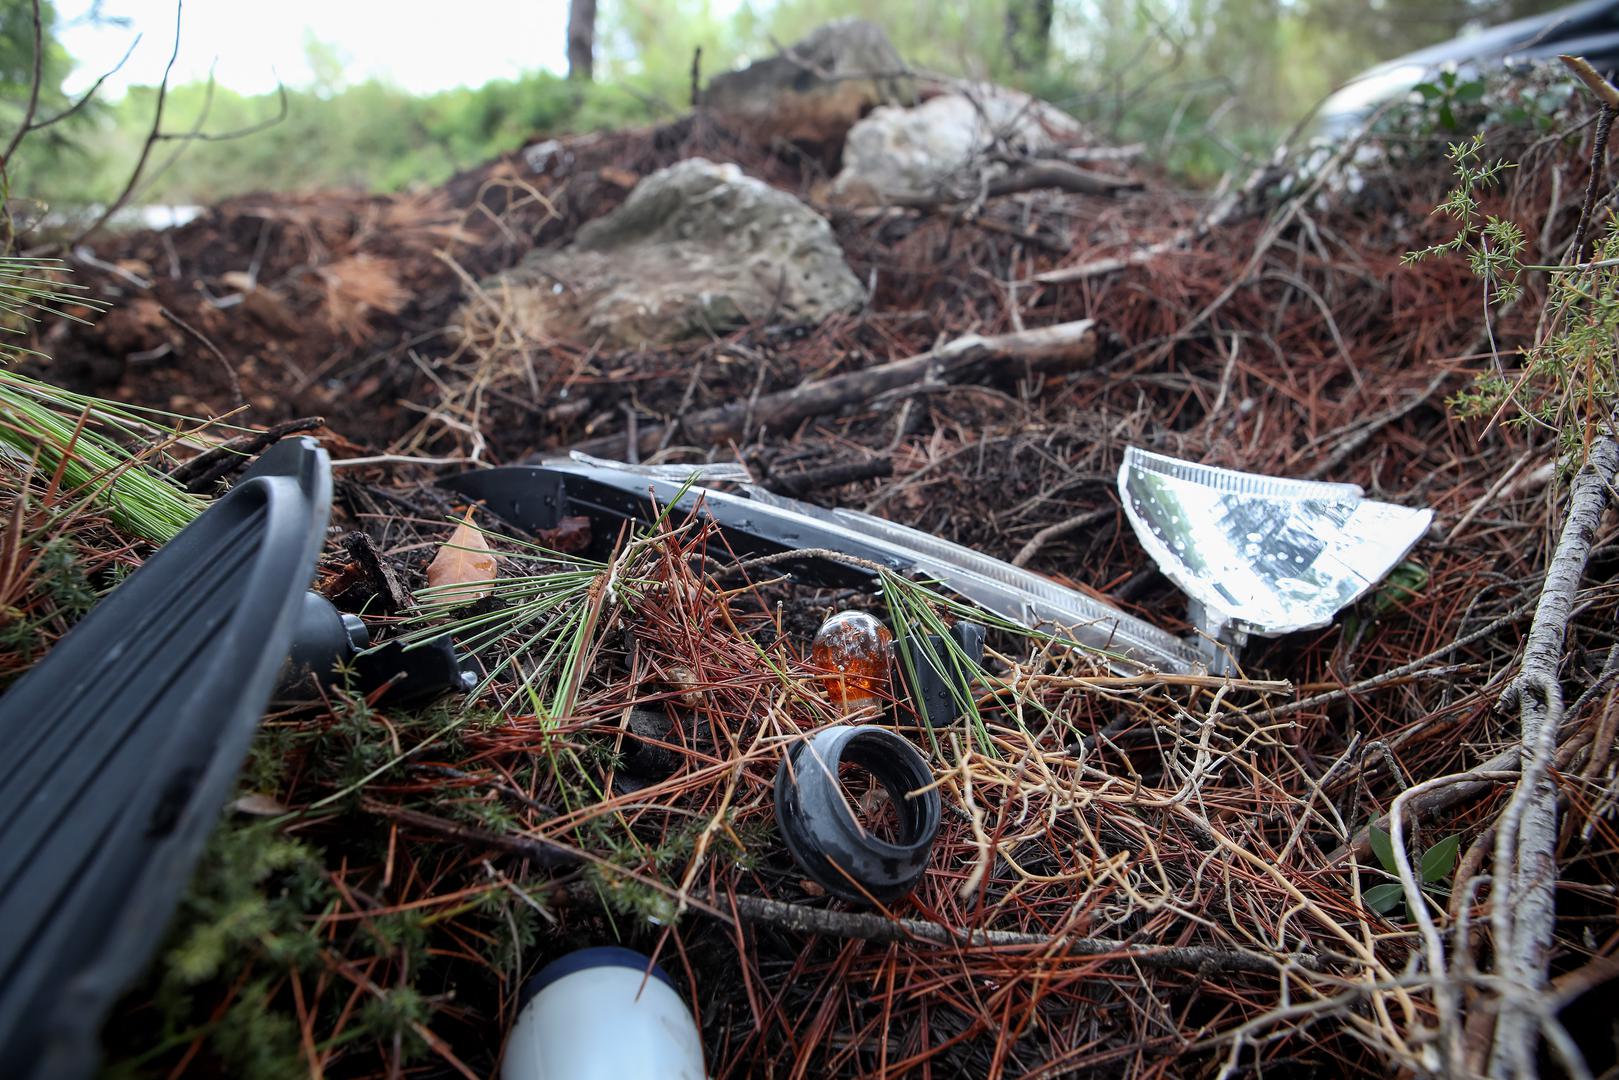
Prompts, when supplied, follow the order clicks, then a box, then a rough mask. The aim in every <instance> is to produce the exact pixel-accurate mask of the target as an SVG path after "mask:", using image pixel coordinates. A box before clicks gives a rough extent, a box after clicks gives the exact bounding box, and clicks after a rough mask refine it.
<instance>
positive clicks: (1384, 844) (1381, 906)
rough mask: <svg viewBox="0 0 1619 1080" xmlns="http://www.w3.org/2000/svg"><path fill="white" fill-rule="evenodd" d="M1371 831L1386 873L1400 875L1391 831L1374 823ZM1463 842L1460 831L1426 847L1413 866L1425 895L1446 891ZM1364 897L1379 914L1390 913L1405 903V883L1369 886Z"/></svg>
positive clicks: (1374, 853)
mask: <svg viewBox="0 0 1619 1080" xmlns="http://www.w3.org/2000/svg"><path fill="white" fill-rule="evenodd" d="M1368 835H1369V836H1370V839H1371V845H1372V854H1373V855H1375V856H1377V862H1378V865H1380V866H1382V868H1383V870H1384V871H1385V872H1386V873H1389V874H1391V875H1398V874H1399V872H1400V871H1399V867H1398V865H1397V864H1396V863H1395V861H1394V842H1393V841H1392V840H1391V839H1390V838H1389V834H1388V833H1387V832H1385V831H1384V830H1382V829H1379V828H1378V827H1377V826H1375V825H1374V826H1372V828H1371V830H1370V832H1369V834H1368ZM1461 843H1462V838H1461V835H1460V834H1459V833H1458V834H1456V835H1454V836H1447V837H1445V838H1444V839H1443V840H1441V841H1439V842H1438V843H1437V844H1434V845H1433V846H1432V847H1430V848H1428V850H1427V851H1424V852H1423V853H1422V858H1421V859H1419V860H1418V861H1417V865H1416V866H1414V867H1412V869H1413V870H1415V871H1416V873H1417V878H1418V881H1419V884H1420V885H1421V887H1422V891H1423V893H1424V894H1425V895H1427V896H1430V897H1432V896H1444V895H1447V890H1446V889H1445V888H1444V886H1443V883H1444V882H1445V881H1446V879H1448V878H1449V877H1450V874H1451V871H1453V870H1455V869H1456V854H1457V852H1458V851H1459V850H1460V849H1461ZM1361 900H1362V901H1363V902H1364V903H1365V904H1366V906H1367V907H1368V908H1370V909H1371V910H1373V911H1375V912H1377V913H1378V914H1379V915H1388V914H1390V913H1392V912H1393V911H1395V910H1396V909H1397V908H1400V907H1402V906H1403V905H1404V904H1405V887H1404V886H1403V885H1401V884H1400V883H1399V882H1398V881H1386V882H1384V883H1382V884H1381V885H1373V886H1372V887H1371V888H1369V889H1367V890H1366V891H1365V892H1364V893H1362V894H1361Z"/></svg>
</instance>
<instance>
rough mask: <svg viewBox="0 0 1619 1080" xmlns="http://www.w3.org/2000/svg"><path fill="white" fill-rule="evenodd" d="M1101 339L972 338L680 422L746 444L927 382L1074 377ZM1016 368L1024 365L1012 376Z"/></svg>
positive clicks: (1090, 329) (1047, 333) (653, 441)
mask: <svg viewBox="0 0 1619 1080" xmlns="http://www.w3.org/2000/svg"><path fill="white" fill-rule="evenodd" d="M1098 336H1099V335H1098V334H1097V332H1096V323H1095V321H1094V320H1092V319H1080V320H1078V321H1076V322H1067V323H1059V324H1057V325H1056V326H1043V327H1039V328H1036V329H1032V330H1023V331H1017V332H1013V333H1010V334H997V335H995V336H993V337H982V336H980V335H978V334H970V335H968V336H967V337H963V338H958V339H956V340H955V341H952V342H950V343H948V344H946V345H941V346H940V347H939V348H937V349H933V350H931V351H929V352H925V353H922V354H920V355H918V356H912V357H908V358H906V359H904V360H893V361H890V362H889V363H886V364H878V365H877V366H876V367H871V368H867V369H865V370H864V371H851V372H849V373H848V374H845V375H835V376H833V377H832V378H829V379H822V380H820V381H819V382H812V383H806V384H805V385H803V386H797V387H794V388H793V389H791V390H782V391H780V392H778V393H774V394H765V395H763V396H762V397H760V398H759V399H758V400H756V401H754V402H752V403H751V405H750V403H748V402H734V403H732V404H729V405H721V406H718V407H716V408H712V409H704V410H702V411H700V412H696V413H692V414H691V415H689V416H686V417H682V418H678V419H677V420H676V421H675V423H676V424H678V426H679V429H680V435H681V437H682V438H683V439H685V440H686V441H687V442H692V443H698V444H702V445H707V446H719V445H723V444H724V443H727V442H730V441H731V440H733V439H735V440H742V439H746V438H747V437H748V435H750V434H751V433H753V432H755V431H758V430H760V429H762V428H766V427H770V428H775V429H778V430H779V429H781V428H785V427H788V426H790V425H793V424H797V423H799V422H800V421H803V420H808V419H809V418H811V417H814V416H826V415H828V414H830V413H835V412H837V411H839V410H840V409H844V408H847V407H848V406H851V405H858V404H860V403H862V402H866V401H870V400H871V399H872V398H874V397H877V396H878V395H879V394H886V393H887V392H889V391H890V390H897V389H899V388H900V387H902V386H909V385H912V384H915V383H918V382H921V381H923V380H931V381H935V382H941V383H966V382H972V381H975V380H978V379H983V378H989V377H994V376H997V375H1006V374H1024V373H1031V374H1050V373H1055V372H1062V371H1072V370H1075V369H1076V368H1078V367H1080V366H1081V365H1083V364H1086V363H1089V362H1090V361H1091V360H1093V359H1094V358H1095V356H1096V351H1097V339H1098ZM1009 365H1020V366H1018V367H1016V369H1015V370H1014V371H1012V372H1008V370H1007V369H1008V366H1009ZM663 437H664V425H662V424H656V425H648V426H646V427H643V428H642V429H641V430H640V431H638V432H637V433H636V445H637V446H638V447H639V449H640V451H641V453H643V454H651V453H654V452H656V450H657V447H658V444H659V442H660V440H662V439H663ZM623 446H624V440H623V437H622V436H616V435H615V436H610V437H607V438H601V439H593V440H591V441H590V442H587V443H582V444H580V445H579V446H578V447H576V449H579V450H582V451H584V452H585V453H589V454H610V453H616V452H619V451H621V450H622V449H623Z"/></svg>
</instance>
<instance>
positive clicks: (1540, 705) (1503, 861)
mask: <svg viewBox="0 0 1619 1080" xmlns="http://www.w3.org/2000/svg"><path fill="white" fill-rule="evenodd" d="M1616 470H1619V446H1616V445H1615V444H1614V442H1613V440H1612V439H1610V438H1608V437H1607V436H1602V437H1599V438H1597V439H1596V440H1595V441H1594V442H1593V444H1592V446H1591V454H1590V457H1589V459H1588V460H1587V462H1586V464H1585V467H1584V468H1583V469H1581V470H1580V472H1579V474H1578V475H1577V476H1576V477H1575V478H1574V485H1573V489H1572V490H1571V491H1570V493H1569V506H1568V517H1567V520H1566V521H1565V522H1564V523H1563V531H1562V534H1561V535H1560V536H1559V537H1558V540H1557V548H1556V551H1555V552H1554V553H1553V554H1552V560H1551V564H1550V565H1549V566H1548V567H1547V570H1546V583H1545V586H1544V587H1543V588H1542V589H1541V593H1540V602H1539V604H1538V606H1537V607H1536V609H1535V619H1534V622H1533V623H1532V624H1531V625H1530V627H1529V637H1528V640H1527V641H1526V642H1525V644H1524V659H1523V666H1522V669H1521V671H1520V673H1519V675H1518V677H1517V678H1516V679H1515V680H1513V682H1512V685H1511V686H1510V687H1509V688H1508V690H1507V693H1506V695H1505V696H1504V698H1503V702H1502V703H1503V704H1504V705H1507V706H1508V707H1511V706H1514V705H1515V706H1517V709H1518V718H1519V724H1520V743H1521V754H1522V758H1523V769H1522V773H1521V774H1520V776H1519V777H1518V785H1517V788H1516V789H1515V790H1514V792H1513V796H1512V800H1511V802H1509V803H1508V804H1507V808H1506V810H1505V811H1503V812H1502V815H1501V819H1500V822H1499V823H1498V825H1497V827H1496V834H1495V855H1494V868H1493V871H1492V873H1491V881H1492V883H1493V884H1492V886H1491V892H1492V896H1491V913H1490V927H1491V931H1492V934H1493V936H1494V939H1495V941H1494V945H1495V974H1496V976H1497V984H1498V985H1499V987H1500V993H1501V1003H1500V1013H1499V1015H1498V1018H1497V1020H1496V1027H1495V1037H1494V1041H1493V1043H1492V1045H1491V1050H1490V1062H1489V1075H1490V1076H1491V1077H1492V1078H1495V1077H1500V1078H1518V1077H1534V1076H1536V1075H1537V1069H1536V1064H1535V1049H1536V1045H1537V1043H1538V1038H1537V1036H1538V1034H1539V1031H1540V1029H1541V1014H1542V1012H1543V1010H1542V1009H1541V1008H1540V1001H1539V999H1540V997H1541V994H1542V991H1543V990H1544V988H1545V986H1546V979H1547V968H1548V965H1549V964H1550V961H1551V957H1550V951H1551V944H1552V934H1553V930H1554V928H1555V925H1556V907H1555V896H1554V892H1555V889H1556V884H1557V852H1556V845H1557V786H1556V784H1555V783H1554V782H1553V780H1552V778H1551V774H1550V765H1551V759H1552V754H1553V752H1554V751H1555V750H1556V740H1557V732H1558V728H1559V726H1560V723H1561V720H1562V714H1563V689H1562V684H1561V682H1560V681H1559V679H1558V674H1557V673H1558V668H1559V666H1560V665H1561V663H1562V659H1563V639H1564V636H1565V635H1566V633H1567V630H1568V621H1569V619H1570V617H1571V613H1572V610H1573V607H1574V595H1575V593H1576V592H1577V591H1578V589H1579V584H1580V578H1581V577H1582V576H1583V575H1584V572H1585V564H1586V561H1587V559H1589V557H1590V554H1591V543H1592V540H1593V538H1594V537H1595V535H1596V529H1597V525H1598V523H1599V522H1600V521H1601V518H1602V514H1603V511H1604V510H1605V509H1606V508H1607V504H1608V490H1609V488H1610V486H1611V485H1612V484H1613V478H1614V473H1615V471H1616Z"/></svg>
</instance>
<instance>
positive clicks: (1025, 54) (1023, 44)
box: [1005, 0, 1057, 68]
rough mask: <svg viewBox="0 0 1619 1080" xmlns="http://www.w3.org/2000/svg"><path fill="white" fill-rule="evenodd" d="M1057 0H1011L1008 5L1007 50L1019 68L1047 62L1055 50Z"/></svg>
mask: <svg viewBox="0 0 1619 1080" xmlns="http://www.w3.org/2000/svg"><path fill="white" fill-rule="evenodd" d="M1056 7H1057V4H1056V0H1011V2H1010V3H1008V4H1007V5H1006V31H1005V41H1006V53H1007V55H1008V56H1010V57H1011V59H1012V63H1014V64H1016V65H1017V66H1018V67H1020V68H1021V67H1032V66H1038V65H1040V64H1044V63H1045V62H1046V58H1047V56H1049V55H1050V52H1051V18H1052V15H1053V14H1055V12H1056Z"/></svg>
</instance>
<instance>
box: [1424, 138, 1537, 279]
mask: <svg viewBox="0 0 1619 1080" xmlns="http://www.w3.org/2000/svg"><path fill="white" fill-rule="evenodd" d="M1483 150H1484V133H1483V132H1482V131H1481V132H1479V133H1478V134H1477V135H1475V136H1473V138H1472V139H1471V140H1469V141H1467V142H1459V143H1452V144H1450V148H1449V150H1448V152H1447V154H1448V156H1449V158H1450V160H1451V166H1452V169H1453V170H1454V171H1455V173H1456V186H1455V187H1454V188H1452V189H1451V192H1450V194H1449V195H1447V196H1446V197H1445V201H1444V202H1442V203H1440V204H1439V205H1438V206H1436V207H1434V213H1436V214H1443V215H1445V216H1446V217H1449V218H1451V219H1452V220H1454V221H1455V222H1457V223H1458V224H1459V225H1460V228H1459V229H1457V231H1456V235H1455V236H1452V237H1451V238H1450V239H1449V240H1446V241H1444V242H1443V243H1439V244H1434V245H1432V246H1430V247H1426V248H1423V249H1421V250H1420V251H1412V252H1407V253H1406V255H1405V256H1404V258H1403V260H1402V261H1404V262H1405V263H1406V264H1407V265H1410V264H1412V263H1417V262H1421V261H1422V260H1424V259H1431V258H1433V257H1434V256H1437V255H1462V256H1464V257H1465V258H1466V259H1467V265H1468V266H1469V268H1471V269H1472V271H1473V273H1474V275H1475V276H1477V277H1481V278H1483V279H1484V281H1485V287H1486V289H1487V290H1488V291H1487V296H1488V297H1489V299H1490V301H1491V302H1492V303H1510V302H1512V301H1513V300H1516V299H1517V297H1518V293H1519V285H1518V274H1519V272H1520V270H1521V269H1522V266H1523V264H1522V263H1521V262H1520V261H1519V256H1520V255H1522V254H1523V248H1524V238H1523V230H1521V229H1519V228H1518V226H1517V225H1515V224H1514V223H1512V222H1510V221H1507V220H1505V219H1504V218H1501V217H1498V216H1496V215H1494V214H1485V213H1484V212H1483V210H1482V208H1481V206H1480V203H1479V194H1480V192H1482V191H1483V190H1484V189H1486V188H1489V187H1493V186H1494V185H1495V184H1496V183H1497V181H1499V180H1500V178H1501V174H1502V173H1504V172H1506V170H1508V169H1513V168H1516V167H1517V166H1516V165H1514V164H1513V163H1511V162H1507V161H1502V160H1500V159H1497V160H1495V161H1493V162H1487V161H1485V160H1484V158H1483V156H1482V155H1483Z"/></svg>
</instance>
